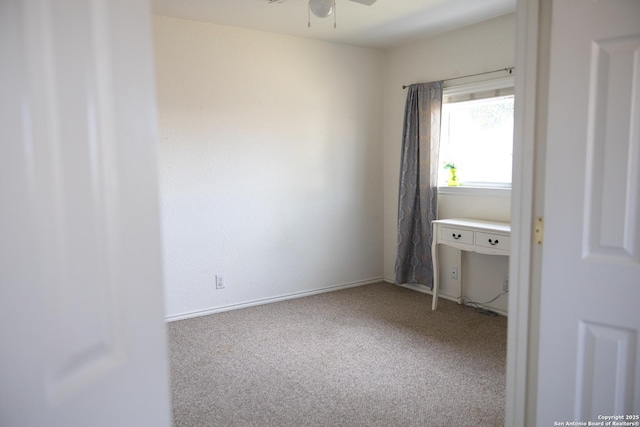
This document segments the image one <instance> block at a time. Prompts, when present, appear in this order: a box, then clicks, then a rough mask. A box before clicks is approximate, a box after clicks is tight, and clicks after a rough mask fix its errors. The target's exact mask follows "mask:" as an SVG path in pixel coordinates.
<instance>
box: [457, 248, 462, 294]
mask: <svg viewBox="0 0 640 427" xmlns="http://www.w3.org/2000/svg"><path fill="white" fill-rule="evenodd" d="M458 304H462V251H461V250H459V251H458Z"/></svg>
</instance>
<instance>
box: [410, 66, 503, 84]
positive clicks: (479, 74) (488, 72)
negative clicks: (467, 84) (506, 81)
mask: <svg viewBox="0 0 640 427" xmlns="http://www.w3.org/2000/svg"><path fill="white" fill-rule="evenodd" d="M515 69H516V67H507V68H500V69H499V70H493V71H485V72H484V73H476V74H469V75H466V76H460V77H452V78H450V79H444V80H443V82H450V81H451V80H458V79H466V78H467V77H475V76H482V75H485V74H492V73H500V72H502V71H507V72H508V73H509V74H513V70H515ZM408 87H409V86H405V85H403V86H402V89H406V88H408Z"/></svg>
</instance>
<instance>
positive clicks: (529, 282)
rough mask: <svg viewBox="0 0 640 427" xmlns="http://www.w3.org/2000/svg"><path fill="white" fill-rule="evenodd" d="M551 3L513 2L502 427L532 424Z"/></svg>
mask: <svg viewBox="0 0 640 427" xmlns="http://www.w3.org/2000/svg"><path fill="white" fill-rule="evenodd" d="M550 11H551V0H517V12H516V70H517V73H516V83H515V94H516V104H515V125H514V144H513V145H514V147H513V188H512V201H511V228H512V232H511V239H512V246H511V256H510V259H509V281H510V283H512V284H513V285H512V286H511V287H510V292H509V321H508V334H507V381H506V403H505V425H506V426H516V425H520V426H533V425H535V424H536V420H535V414H536V395H537V376H538V335H539V324H540V284H541V280H540V273H541V270H542V268H541V267H542V247H541V245H540V244H538V243H537V241H536V239H535V238H534V225H535V223H536V219H537V218H542V215H543V208H544V205H543V201H544V174H545V145H546V138H545V136H546V110H547V87H548V63H549V41H550V28H551V13H550Z"/></svg>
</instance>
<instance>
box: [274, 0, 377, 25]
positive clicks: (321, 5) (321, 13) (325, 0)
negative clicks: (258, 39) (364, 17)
mask: <svg viewBox="0 0 640 427" xmlns="http://www.w3.org/2000/svg"><path fill="white" fill-rule="evenodd" d="M267 1H268V2H269V3H282V2H284V1H286V0H267ZM348 1H352V2H355V3H360V4H364V5H366V6H371V5H372V4H374V3H375V2H376V1H377V0H348ZM335 10H336V0H309V11H310V12H311V13H313V14H314V15H315V16H317V17H318V18H326V17H328V16H330V15H331V14H333V28H335V27H336V18H335V17H336V15H335ZM309 15H310V14H309ZM308 26H309V27H311V17H310V16H309V22H308Z"/></svg>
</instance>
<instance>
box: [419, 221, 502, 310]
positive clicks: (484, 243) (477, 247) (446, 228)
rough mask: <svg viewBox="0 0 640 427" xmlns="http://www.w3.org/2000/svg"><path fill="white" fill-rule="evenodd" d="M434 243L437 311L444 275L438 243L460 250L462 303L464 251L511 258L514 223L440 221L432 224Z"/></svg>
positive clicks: (459, 291)
mask: <svg viewBox="0 0 640 427" xmlns="http://www.w3.org/2000/svg"><path fill="white" fill-rule="evenodd" d="M432 225H433V243H432V245H431V254H432V257H433V305H432V306H431V308H432V309H433V310H435V309H437V308H438V292H439V288H440V272H439V271H438V270H439V267H438V244H442V245H448V246H452V247H454V248H457V249H459V250H460V256H459V262H458V266H459V267H458V304H460V303H462V262H461V261H462V254H461V251H469V252H478V253H481V254H488V255H503V256H509V250H510V248H511V224H509V223H508V222H495V221H483V220H479V219H472V218H451V219H438V220H435V221H433V222H432Z"/></svg>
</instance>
